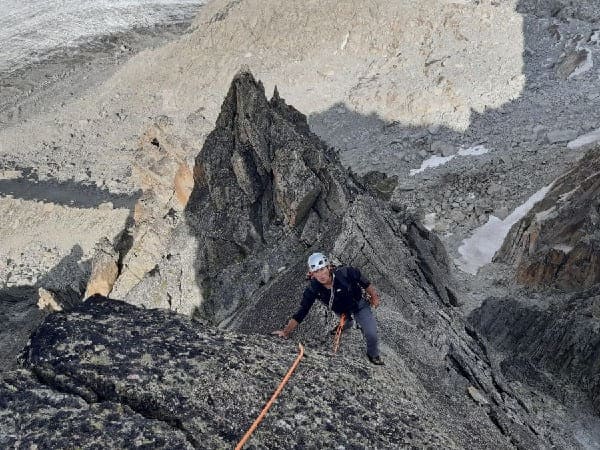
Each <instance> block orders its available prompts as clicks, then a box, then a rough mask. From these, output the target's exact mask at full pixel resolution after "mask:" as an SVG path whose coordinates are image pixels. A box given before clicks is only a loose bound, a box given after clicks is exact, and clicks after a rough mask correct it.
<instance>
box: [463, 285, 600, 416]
mask: <svg viewBox="0 0 600 450" xmlns="http://www.w3.org/2000/svg"><path fill="white" fill-rule="evenodd" d="M599 318H600V288H598V287H597V286H596V287H594V288H592V289H590V290H586V291H583V292H580V293H578V294H573V295H570V296H569V297H566V298H558V299H555V300H553V301H540V300H535V299H529V300H519V299H516V298H502V299H497V298H490V299H488V300H486V301H485V302H484V303H483V305H482V306H481V307H480V308H478V309H477V310H475V311H474V312H473V314H472V315H471V317H470V321H471V323H472V324H473V326H474V327H475V328H476V329H477V330H479V331H480V332H481V333H482V334H483V335H484V336H485V337H486V338H487V339H488V340H489V341H490V342H491V343H492V344H493V345H494V347H496V348H497V349H498V350H500V351H501V352H503V354H504V355H505V357H504V358H503V359H502V361H501V362H500V367H501V368H502V370H503V372H504V373H505V374H506V376H507V377H508V378H511V379H517V380H519V381H520V382H524V383H528V384H530V385H531V386H534V387H536V388H538V389H539V390H540V391H542V392H546V393H549V394H550V395H552V396H554V397H556V398H559V399H561V400H562V399H563V398H568V396H567V393H568V392H569V391H581V392H584V393H585V394H586V395H587V396H588V398H589V399H590V401H591V403H592V404H593V406H594V408H595V410H596V414H598V413H599V412H600V361H599V360H598V352H599V351H600V332H599V330H598V319H599ZM552 376H554V380H553V379H552Z"/></svg>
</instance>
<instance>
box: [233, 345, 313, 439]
mask: <svg viewBox="0 0 600 450" xmlns="http://www.w3.org/2000/svg"><path fill="white" fill-rule="evenodd" d="M303 356H304V346H303V345H302V344H300V343H299V344H298V356H297V357H296V359H295V360H294V362H293V363H292V365H291V367H290V368H289V370H288V371H287V373H286V374H285V376H284V377H283V379H282V380H281V383H279V386H277V389H275V392H273V395H272V396H271V398H270V399H269V401H268V402H267V404H266V405H265V406H264V408H263V409H262V411H261V412H260V414H259V415H258V417H257V418H256V420H255V421H254V423H252V425H250V428H248V431H246V434H244V437H242V439H241V440H240V442H239V443H238V445H236V447H235V450H241V449H242V448H243V447H244V444H246V442H247V441H248V439H250V436H252V433H254V430H256V428H257V427H258V425H259V424H260V423H261V422H262V420H263V419H264V418H265V416H266V415H267V411H269V408H271V405H273V403H274V402H275V400H276V399H277V397H278V396H279V394H280V393H281V391H282V390H283V387H284V386H285V384H286V383H287V382H288V380H289V379H290V377H291V376H292V373H294V370H296V367H297V366H298V364H299V363H300V360H301V359H302V357H303Z"/></svg>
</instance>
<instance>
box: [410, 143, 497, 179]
mask: <svg viewBox="0 0 600 450" xmlns="http://www.w3.org/2000/svg"><path fill="white" fill-rule="evenodd" d="M489 151H490V150H489V149H488V148H485V147H484V146H483V145H475V146H474V147H469V148H462V147H461V148H460V149H459V150H458V153H457V154H456V155H451V156H437V155H434V156H431V157H429V158H427V159H426V160H425V161H423V162H422V163H421V167H419V168H418V169H411V171H410V176H413V175H416V174H418V173H421V172H423V171H424V170H425V169H429V168H432V167H437V166H442V165H444V164H446V163H447V162H449V161H451V160H453V159H454V158H456V157H457V156H480V155H484V154H486V153H488V152H489Z"/></svg>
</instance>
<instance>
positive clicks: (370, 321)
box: [344, 298, 379, 358]
mask: <svg viewBox="0 0 600 450" xmlns="http://www.w3.org/2000/svg"><path fill="white" fill-rule="evenodd" d="M353 316H354V320H356V321H357V322H358V325H359V326H360V328H361V330H362V333H363V337H364V338H365V341H366V343H367V355H369V356H370V357H371V358H374V357H376V356H379V338H378V337H377V322H376V321H375V317H374V316H373V311H371V305H369V302H367V301H366V300H365V299H364V298H361V299H360V302H358V311H357V312H355V313H354V314H353ZM353 322H354V321H353V320H349V321H347V322H346V325H345V326H344V329H347V328H350V327H351V326H352V325H353Z"/></svg>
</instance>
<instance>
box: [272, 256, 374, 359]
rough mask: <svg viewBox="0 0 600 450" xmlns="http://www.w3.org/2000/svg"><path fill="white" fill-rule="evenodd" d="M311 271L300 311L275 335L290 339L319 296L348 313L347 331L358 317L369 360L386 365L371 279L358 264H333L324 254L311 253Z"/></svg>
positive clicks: (343, 312) (338, 313)
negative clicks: (380, 345)
mask: <svg viewBox="0 0 600 450" xmlns="http://www.w3.org/2000/svg"><path fill="white" fill-rule="evenodd" d="M308 270H309V271H308V276H309V278H310V284H309V286H308V287H307V288H306V289H305V290H304V294H303V296H302V301H301V302H300V308H299V309H298V312H296V314H294V316H293V317H292V318H291V319H290V320H289V322H288V323H287V325H286V326H285V327H284V328H283V329H282V330H277V331H273V333H272V334H274V335H277V336H279V337H282V338H288V337H289V336H290V334H292V332H293V331H294V330H295V329H296V327H297V326H298V324H300V323H301V322H302V321H303V320H304V318H305V317H306V315H307V314H308V311H309V310H310V308H311V307H312V305H313V304H314V303H315V300H317V299H318V300H320V301H321V302H323V303H324V304H325V305H326V306H327V307H328V309H330V310H331V311H333V312H334V313H335V314H336V315H337V316H341V315H342V314H345V315H346V317H347V318H348V320H347V321H346V322H345V324H344V330H347V329H349V328H350V327H352V325H353V323H354V320H356V321H357V322H358V325H359V326H360V327H361V329H362V332H363V336H364V338H365V341H366V343H367V357H368V358H369V361H371V362H372V363H373V364H377V365H383V360H382V359H381V356H380V355H379V342H378V341H379V340H378V337H377V324H376V322H375V317H373V312H372V311H371V306H372V307H373V308H377V307H378V306H379V294H377V292H376V291H375V288H374V287H373V285H372V284H371V282H370V281H369V280H367V279H366V278H365V277H364V276H363V275H362V274H361V273H360V270H358V269H356V268H354V267H350V266H344V267H335V266H333V265H332V264H330V263H329V260H328V259H327V257H326V256H325V255H324V254H323V253H313V254H312V255H310V257H309V258H308ZM363 289H364V290H365V291H366V293H367V294H368V299H367V298H365V296H363ZM352 317H353V318H354V320H353V319H352Z"/></svg>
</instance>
